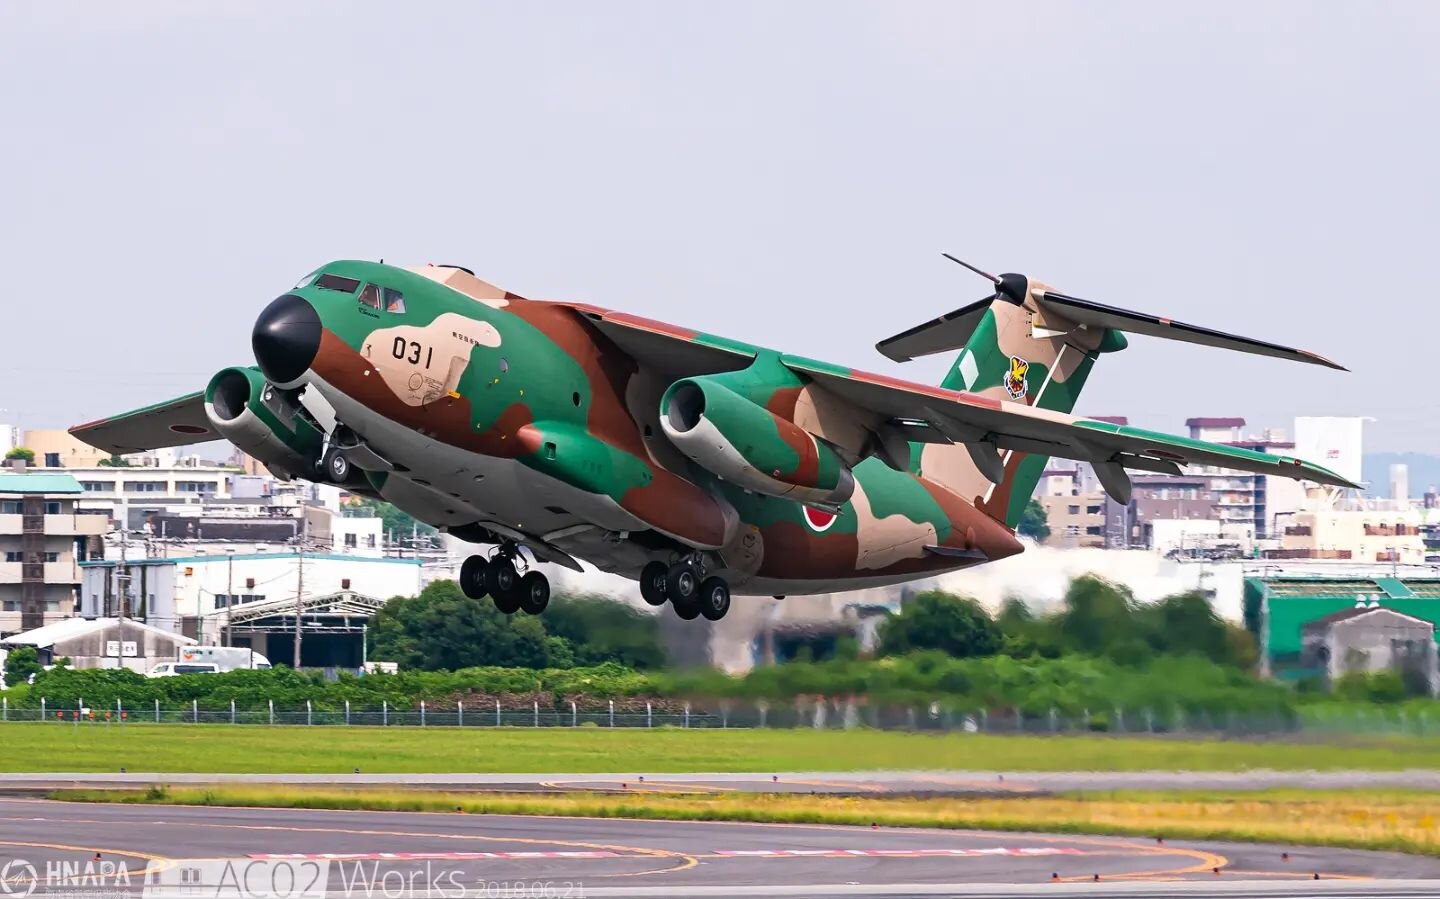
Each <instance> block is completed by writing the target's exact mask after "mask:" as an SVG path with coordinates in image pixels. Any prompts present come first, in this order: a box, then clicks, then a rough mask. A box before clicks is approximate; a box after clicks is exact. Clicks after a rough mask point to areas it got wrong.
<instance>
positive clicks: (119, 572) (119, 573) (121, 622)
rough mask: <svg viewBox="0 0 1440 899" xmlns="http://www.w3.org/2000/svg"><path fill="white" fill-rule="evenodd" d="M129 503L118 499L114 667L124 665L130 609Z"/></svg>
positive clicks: (122, 666)
mask: <svg viewBox="0 0 1440 899" xmlns="http://www.w3.org/2000/svg"><path fill="white" fill-rule="evenodd" d="M129 519H130V505H129V503H127V502H126V501H125V499H124V498H123V497H122V498H121V500H120V565H119V567H118V568H116V569H115V586H116V592H117V594H118V596H117V597H116V615H115V618H116V634H115V636H116V637H117V638H118V640H117V642H118V643H119V646H117V647H115V648H116V649H117V650H118V652H117V653H116V656H115V667H117V668H124V667H125V613H126V612H128V611H130V610H129V608H128V606H129V605H130V566H129V565H127V564H126V559H125V544H126V543H127V542H128V541H127V539H126V533H125V531H126V526H127V525H128V524H129V523H130V521H129Z"/></svg>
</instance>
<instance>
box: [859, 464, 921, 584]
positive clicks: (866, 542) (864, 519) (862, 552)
mask: <svg viewBox="0 0 1440 899" xmlns="http://www.w3.org/2000/svg"><path fill="white" fill-rule="evenodd" d="M850 505H851V507H852V508H854V509H855V534H856V537H857V539H858V541H859V552H858V556H857V558H856V559H855V568H856V570H860V571H863V570H865V569H877V568H888V567H889V566H891V565H894V564H895V563H896V562H899V561H901V560H903V559H918V558H921V557H923V556H924V555H925V547H926V546H935V545H936V544H937V543H938V542H939V540H938V537H937V534H936V531H935V525H933V524H931V523H930V522H928V521H925V522H918V523H917V522H914V521H911V520H910V519H909V518H906V517H905V516H904V515H899V514H896V515H886V516H885V517H884V518H876V517H875V515H874V513H873V512H871V511H870V498H869V497H868V496H866V495H865V488H864V487H862V486H861V485H860V481H859V480H858V479H857V480H856V481H855V495H854V496H852V497H850Z"/></svg>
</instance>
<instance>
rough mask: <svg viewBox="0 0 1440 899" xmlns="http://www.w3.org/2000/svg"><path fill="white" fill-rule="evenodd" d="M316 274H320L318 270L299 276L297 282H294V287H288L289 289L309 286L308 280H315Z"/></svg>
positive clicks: (300, 288)
mask: <svg viewBox="0 0 1440 899" xmlns="http://www.w3.org/2000/svg"><path fill="white" fill-rule="evenodd" d="M318 274H320V273H319V272H311V273H310V274H308V275H306V276H305V277H303V278H301V279H300V281H299V282H298V283H296V285H295V286H294V287H292V288H290V289H291V290H303V289H304V288H306V287H309V286H310V282H311V281H314V280H315V276H316V275H318Z"/></svg>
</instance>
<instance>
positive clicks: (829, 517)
mask: <svg viewBox="0 0 1440 899" xmlns="http://www.w3.org/2000/svg"><path fill="white" fill-rule="evenodd" d="M835 518H836V515H835V513H834V512H826V511H825V510H824V509H813V508H811V507H810V506H806V507H805V523H806V524H808V525H810V530H812V531H815V532H817V533H819V532H822V531H827V530H829V529H830V525H832V524H834V523H835Z"/></svg>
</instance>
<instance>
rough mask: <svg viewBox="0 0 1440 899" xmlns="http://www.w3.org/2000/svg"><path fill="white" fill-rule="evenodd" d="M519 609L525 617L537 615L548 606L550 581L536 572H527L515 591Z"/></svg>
mask: <svg viewBox="0 0 1440 899" xmlns="http://www.w3.org/2000/svg"><path fill="white" fill-rule="evenodd" d="M515 593H516V595H517V596H518V597H519V599H520V608H521V610H522V611H524V612H525V613H526V614H527V615H539V614H540V613H541V612H543V611H545V607H546V606H548V605H549V604H550V580H549V579H548V578H546V577H545V575H543V574H541V573H540V572H538V571H528V572H526V573H525V576H524V577H522V578H521V579H520V585H519V587H518V588H517V589H516V591H515Z"/></svg>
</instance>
